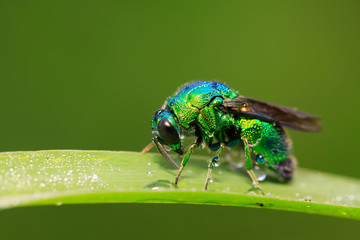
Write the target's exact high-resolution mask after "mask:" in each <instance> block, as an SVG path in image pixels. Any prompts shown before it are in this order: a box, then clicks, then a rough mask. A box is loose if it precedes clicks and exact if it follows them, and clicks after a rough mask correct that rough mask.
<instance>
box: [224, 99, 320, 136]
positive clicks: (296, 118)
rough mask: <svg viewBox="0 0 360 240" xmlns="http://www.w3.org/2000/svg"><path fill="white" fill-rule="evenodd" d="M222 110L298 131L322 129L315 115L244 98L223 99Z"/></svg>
mask: <svg viewBox="0 0 360 240" xmlns="http://www.w3.org/2000/svg"><path fill="white" fill-rule="evenodd" d="M222 110H223V111H224V112H226V113H233V114H235V115H237V116H241V117H246V118H250V119H259V120H262V121H266V122H270V123H275V124H278V125H281V126H284V127H288V128H292V129H296V130H300V131H309V132H316V131H319V130H321V128H322V126H321V124H320V122H319V117H317V116H315V115H311V114H307V113H302V112H299V111H298V110H296V109H293V108H287V107H283V106H279V105H275V104H272V103H267V102H263V101H260V100H256V99H252V98H247V97H244V96H238V97H236V98H234V99H225V100H224V102H223V104H222Z"/></svg>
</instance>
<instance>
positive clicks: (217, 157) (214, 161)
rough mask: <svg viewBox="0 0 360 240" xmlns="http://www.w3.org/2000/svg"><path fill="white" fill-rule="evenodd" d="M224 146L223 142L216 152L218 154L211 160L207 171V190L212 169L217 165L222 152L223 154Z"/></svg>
mask: <svg viewBox="0 0 360 240" xmlns="http://www.w3.org/2000/svg"><path fill="white" fill-rule="evenodd" d="M224 147H225V144H223V143H221V145H220V148H219V150H218V151H217V153H216V156H215V157H214V158H213V159H212V160H211V161H210V162H209V165H208V173H207V176H206V180H205V190H207V188H208V185H209V181H210V178H211V172H212V169H213V168H214V166H216V165H217V164H218V163H217V162H218V161H219V157H220V154H221V152H222V150H223V149H224Z"/></svg>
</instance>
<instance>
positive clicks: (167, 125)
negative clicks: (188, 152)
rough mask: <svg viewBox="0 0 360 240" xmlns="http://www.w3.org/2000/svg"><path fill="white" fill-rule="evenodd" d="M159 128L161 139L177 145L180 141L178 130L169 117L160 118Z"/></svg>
mask: <svg viewBox="0 0 360 240" xmlns="http://www.w3.org/2000/svg"><path fill="white" fill-rule="evenodd" d="M158 130H159V135H160V137H161V139H162V140H163V141H164V142H165V143H167V144H171V145H175V144H178V143H179V142H180V138H179V134H178V132H177V131H176V129H175V127H174V125H172V124H171V122H170V121H169V120H168V119H166V118H163V119H161V120H160V122H159V125H158Z"/></svg>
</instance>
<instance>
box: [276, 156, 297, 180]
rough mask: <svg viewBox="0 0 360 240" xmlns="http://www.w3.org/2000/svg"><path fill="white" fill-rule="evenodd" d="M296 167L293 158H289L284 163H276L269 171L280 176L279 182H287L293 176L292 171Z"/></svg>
mask: <svg viewBox="0 0 360 240" xmlns="http://www.w3.org/2000/svg"><path fill="white" fill-rule="evenodd" d="M296 166H297V161H296V159H295V157H293V156H290V157H288V158H287V159H286V160H285V161H281V162H277V163H275V165H273V166H272V167H271V169H272V170H273V171H274V172H275V173H277V174H278V175H279V176H280V181H281V182H289V181H291V180H292V178H293V175H294V169H295V168H296Z"/></svg>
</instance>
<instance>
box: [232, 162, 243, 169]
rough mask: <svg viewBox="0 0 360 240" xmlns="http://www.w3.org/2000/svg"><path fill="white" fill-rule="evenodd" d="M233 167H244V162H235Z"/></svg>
mask: <svg viewBox="0 0 360 240" xmlns="http://www.w3.org/2000/svg"><path fill="white" fill-rule="evenodd" d="M234 167H235V168H243V167H244V163H243V162H239V163H236V164H234Z"/></svg>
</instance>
